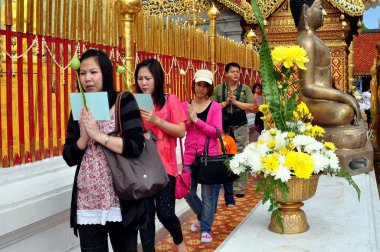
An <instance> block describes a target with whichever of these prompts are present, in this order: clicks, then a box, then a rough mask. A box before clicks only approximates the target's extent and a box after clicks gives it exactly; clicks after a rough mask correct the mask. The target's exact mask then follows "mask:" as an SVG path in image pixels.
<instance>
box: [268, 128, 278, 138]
mask: <svg viewBox="0 0 380 252" xmlns="http://www.w3.org/2000/svg"><path fill="white" fill-rule="evenodd" d="M269 134H271V135H272V136H275V135H276V134H277V129H270V130H269Z"/></svg>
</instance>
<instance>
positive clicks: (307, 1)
mask: <svg viewBox="0 0 380 252" xmlns="http://www.w3.org/2000/svg"><path fill="white" fill-rule="evenodd" d="M290 9H291V11H292V15H293V19H294V24H295V25H296V27H298V30H304V29H306V30H309V29H311V30H317V29H318V28H319V27H321V26H322V25H323V17H324V16H325V15H326V11H325V10H324V9H323V5H322V0H290Z"/></svg>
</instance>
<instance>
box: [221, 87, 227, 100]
mask: <svg viewBox="0 0 380 252" xmlns="http://www.w3.org/2000/svg"><path fill="white" fill-rule="evenodd" d="M226 86H227V85H226V83H223V86H222V101H225V100H226Z"/></svg>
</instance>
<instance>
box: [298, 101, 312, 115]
mask: <svg viewBox="0 0 380 252" xmlns="http://www.w3.org/2000/svg"><path fill="white" fill-rule="evenodd" d="M296 111H297V113H298V114H299V116H300V117H301V118H305V117H307V116H308V115H309V114H310V111H309V108H308V107H307V105H306V103H304V102H301V103H300V104H298V105H297V109H296Z"/></svg>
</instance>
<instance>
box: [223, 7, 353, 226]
mask: <svg viewBox="0 0 380 252" xmlns="http://www.w3.org/2000/svg"><path fill="white" fill-rule="evenodd" d="M252 6H253V9H254V12H255V15H256V17H258V21H259V27H260V28H261V34H262V38H263V43H262V46H261V49H260V74H261V79H262V82H263V93H264V98H265V102H266V103H265V104H263V105H261V106H260V107H259V110H260V111H261V112H263V114H264V116H263V117H262V119H263V120H267V121H270V125H271V127H270V128H269V129H265V130H263V132H262V133H261V134H260V136H259V138H258V141H257V142H254V143H250V144H249V145H248V146H246V147H245V149H244V150H243V152H242V153H239V154H236V155H235V156H234V157H233V158H232V159H231V160H230V162H229V167H230V169H231V171H232V172H233V173H235V174H238V175H242V174H244V173H246V172H250V173H252V174H262V176H260V177H261V179H260V182H259V184H258V186H257V189H256V193H258V192H263V199H262V200H263V203H266V202H267V201H270V207H269V211H270V212H271V213H272V218H274V219H275V220H276V222H277V224H278V225H279V226H280V227H281V228H282V229H283V223H282V221H283V220H282V217H281V215H280V208H281V204H280V203H279V202H278V201H277V199H276V193H275V192H276V190H279V191H280V192H281V194H282V198H283V200H284V201H286V196H287V193H288V192H289V188H288V186H287V182H288V181H289V180H290V179H291V177H292V176H294V177H297V178H301V179H308V178H310V176H312V175H313V174H319V173H322V172H324V173H327V174H329V175H331V176H333V175H336V176H341V177H344V178H345V179H346V180H347V181H348V182H349V184H350V185H352V186H353V187H354V188H355V189H356V191H357V193H358V197H360V189H359V188H358V186H357V185H356V184H355V182H354V181H353V180H352V178H351V176H350V174H349V173H348V171H346V170H345V169H343V168H341V167H340V166H339V159H338V157H337V155H336V154H335V152H334V151H335V150H336V147H335V146H334V144H333V143H331V142H324V141H321V140H319V139H321V137H322V136H323V133H324V129H323V128H321V127H319V126H317V125H312V123H311V122H312V120H313V116H312V114H311V113H310V112H309V110H308V108H307V106H306V104H305V103H303V102H301V103H299V104H298V105H297V95H298V93H299V92H300V89H298V90H297V91H292V90H293V89H294V88H293V86H294V85H296V84H297V83H298V82H299V81H292V80H291V79H292V75H293V73H295V72H296V71H297V69H298V68H301V69H305V70H306V67H305V63H307V62H308V61H309V59H308V58H307V53H306V51H305V50H304V49H303V48H301V47H299V46H290V47H276V48H274V49H273V50H272V51H271V50H270V48H269V44H268V41H267V39H266V36H265V33H264V29H263V22H262V17H261V13H260V11H259V9H258V6H257V3H256V2H255V1H252ZM275 66H276V67H277V69H278V70H276V69H275ZM267 125H268V124H267Z"/></svg>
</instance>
